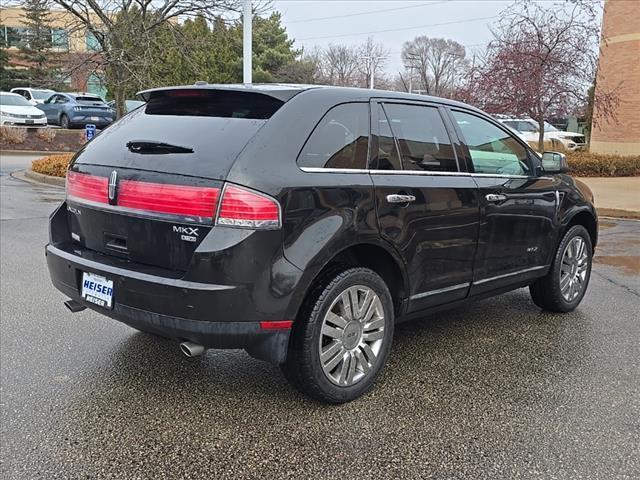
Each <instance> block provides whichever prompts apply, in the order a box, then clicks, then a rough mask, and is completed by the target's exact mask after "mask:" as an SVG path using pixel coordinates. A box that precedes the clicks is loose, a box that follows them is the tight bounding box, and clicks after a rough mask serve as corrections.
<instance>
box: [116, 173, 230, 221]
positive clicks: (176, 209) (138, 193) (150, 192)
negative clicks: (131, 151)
mask: <svg viewBox="0 0 640 480" xmlns="http://www.w3.org/2000/svg"><path fill="white" fill-rule="evenodd" d="M218 194H219V189H217V188H211V187H193V186H188V185H169V184H163V183H150V182H137V181H134V180H122V181H121V182H120V184H119V185H118V205H119V206H121V207H126V208H133V209H136V210H147V211H150V212H158V213H168V214H172V215H181V216H187V217H191V216H196V217H205V218H210V219H213V216H214V214H215V210H216V205H217V202H218Z"/></svg>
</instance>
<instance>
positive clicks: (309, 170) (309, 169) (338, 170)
mask: <svg viewBox="0 0 640 480" xmlns="http://www.w3.org/2000/svg"><path fill="white" fill-rule="evenodd" d="M300 170H302V171H303V172H305V173H370V174H371V175H422V176H426V177H428V176H431V175H436V176H448V177H450V176H456V177H483V178H487V177H489V178H521V179H522V178H532V179H543V178H550V177H530V176H528V175H504V174H499V173H496V174H493V173H470V172H430V171H424V172H421V171H418V170H374V169H372V170H369V169H366V168H322V167H300Z"/></svg>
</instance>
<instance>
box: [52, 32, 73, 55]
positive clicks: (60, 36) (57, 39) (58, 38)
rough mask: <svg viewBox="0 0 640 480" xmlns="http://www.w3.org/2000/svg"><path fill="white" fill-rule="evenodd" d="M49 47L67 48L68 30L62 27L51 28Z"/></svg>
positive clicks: (56, 48)
mask: <svg viewBox="0 0 640 480" xmlns="http://www.w3.org/2000/svg"><path fill="white" fill-rule="evenodd" d="M51 47H52V48H54V49H55V50H65V51H66V50H69V32H67V31H66V30H65V29H63V28H54V29H52V30H51Z"/></svg>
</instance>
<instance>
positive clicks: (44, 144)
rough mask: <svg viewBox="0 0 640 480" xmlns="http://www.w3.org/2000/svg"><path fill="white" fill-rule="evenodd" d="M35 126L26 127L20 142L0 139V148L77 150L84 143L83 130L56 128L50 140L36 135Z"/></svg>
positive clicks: (44, 150)
mask: <svg viewBox="0 0 640 480" xmlns="http://www.w3.org/2000/svg"><path fill="white" fill-rule="evenodd" d="M36 130H37V129H35V128H33V129H28V131H27V136H26V138H25V140H24V142H22V143H8V142H6V141H4V140H0V150H3V151H4V150H25V151H34V152H77V151H78V150H80V148H82V146H83V145H84V144H85V140H84V130H63V129H56V130H55V131H56V136H55V138H54V139H53V140H52V141H51V142H48V141H47V140H45V139H43V138H40V137H38V136H37V135H36V133H37V132H36Z"/></svg>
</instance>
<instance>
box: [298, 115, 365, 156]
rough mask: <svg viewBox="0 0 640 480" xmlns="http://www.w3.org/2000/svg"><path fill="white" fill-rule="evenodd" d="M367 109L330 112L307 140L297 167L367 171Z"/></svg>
mask: <svg viewBox="0 0 640 480" xmlns="http://www.w3.org/2000/svg"><path fill="white" fill-rule="evenodd" d="M368 150H369V105H368V104H366V103H346V104H343V105H338V106H336V107H333V108H332V109H331V110H329V111H328V112H327V113H326V115H325V116H324V117H322V120H320V123H319V124H318V125H317V126H316V128H315V129H314V130H313V133H312V134H311V136H310V137H309V140H307V143H306V144H305V146H304V148H303V149H302V152H301V153H300V157H299V159H298V164H299V165H300V166H301V167H316V168H366V167H367V154H368Z"/></svg>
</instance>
